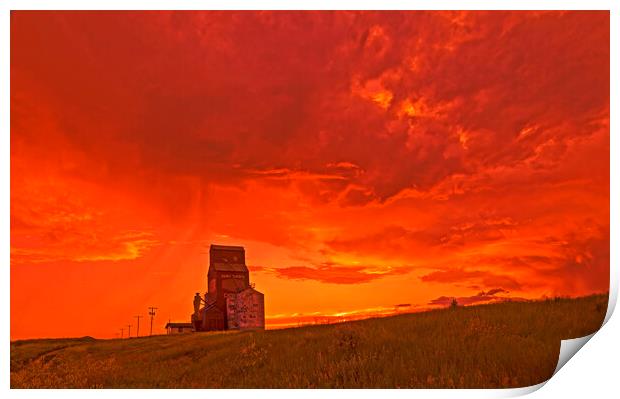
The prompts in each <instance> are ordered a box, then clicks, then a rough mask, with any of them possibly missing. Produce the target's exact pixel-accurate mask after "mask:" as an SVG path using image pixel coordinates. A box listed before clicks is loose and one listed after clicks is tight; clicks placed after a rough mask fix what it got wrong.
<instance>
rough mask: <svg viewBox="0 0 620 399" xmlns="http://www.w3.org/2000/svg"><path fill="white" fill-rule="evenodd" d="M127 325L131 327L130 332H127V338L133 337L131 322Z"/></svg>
mask: <svg viewBox="0 0 620 399" xmlns="http://www.w3.org/2000/svg"><path fill="white" fill-rule="evenodd" d="M127 327H129V332H128V333H127V338H131V324H127Z"/></svg>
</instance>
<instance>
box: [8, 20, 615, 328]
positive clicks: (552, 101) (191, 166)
mask: <svg viewBox="0 0 620 399" xmlns="http://www.w3.org/2000/svg"><path fill="white" fill-rule="evenodd" d="M609 177H610V175H609V13H608V12H12V14H11V338H12V339H21V338H31V337H60V336H83V335H91V336H95V337H114V336H115V334H116V333H117V332H119V329H120V328H121V327H123V326H124V325H126V324H128V323H131V322H133V320H134V319H133V316H134V315H137V314H142V315H146V308H147V307H148V306H151V305H154V306H157V307H158V308H159V313H158V315H157V317H156V319H155V331H156V332H162V331H163V330H162V327H163V325H164V324H165V322H167V321H168V320H169V319H172V320H173V321H185V320H188V319H189V315H190V313H191V312H192V298H193V294H194V293H195V292H204V291H205V290H206V270H207V267H208V256H207V253H208V245H209V244H211V243H219V244H234V245H243V246H245V248H246V259H247V263H248V265H249V266H250V269H251V270H252V272H251V280H252V281H253V282H255V283H256V287H257V289H259V290H260V291H262V292H264V293H265V307H266V313H267V319H268V320H267V323H268V325H269V326H272V327H273V326H277V325H282V324H287V323H291V322H295V320H302V321H304V320H305V321H307V320H309V319H320V318H321V317H325V316H330V315H331V316H333V317H341V316H343V315H363V314H368V313H371V314H375V313H383V312H385V311H386V309H393V308H394V306H395V305H397V304H411V307H410V309H421V308H425V307H428V306H438V305H444V304H446V303H447V301H448V300H449V299H450V298H452V297H458V298H459V301H460V302H462V303H479V302H486V301H489V300H499V299H501V298H507V297H510V298H540V297H541V296H543V295H548V296H552V295H571V296H576V295H585V294H589V293H594V292H603V291H607V289H608V286H609ZM143 323H144V322H143ZM143 326H144V324H143ZM141 331H143V332H144V331H146V329H145V327H141Z"/></svg>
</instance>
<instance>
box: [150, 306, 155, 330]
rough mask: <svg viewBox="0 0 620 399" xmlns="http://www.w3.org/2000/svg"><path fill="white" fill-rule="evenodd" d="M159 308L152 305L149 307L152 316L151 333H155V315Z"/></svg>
mask: <svg viewBox="0 0 620 399" xmlns="http://www.w3.org/2000/svg"><path fill="white" fill-rule="evenodd" d="M156 310H157V308H155V307H153V306H151V307H149V315H150V316H151V333H150V334H149V335H153V317H155V311H156Z"/></svg>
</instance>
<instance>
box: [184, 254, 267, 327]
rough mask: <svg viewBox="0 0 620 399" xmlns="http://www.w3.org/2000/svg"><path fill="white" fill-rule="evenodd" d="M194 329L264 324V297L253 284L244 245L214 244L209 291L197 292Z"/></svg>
mask: <svg viewBox="0 0 620 399" xmlns="http://www.w3.org/2000/svg"><path fill="white" fill-rule="evenodd" d="M191 320H192V325H193V326H194V331H216V330H245V329H264V328H265V297H264V295H263V294H262V293H261V292H258V291H257V290H255V289H254V285H253V284H250V272H249V270H248V267H247V266H246V264H245V249H244V248H243V247H239V246H228V245H213V244H212V245H211V247H210V248H209V271H208V274H207V293H206V294H205V295H204V298H203V297H202V296H201V295H200V293H196V295H195V296H194V313H193V314H192V316H191Z"/></svg>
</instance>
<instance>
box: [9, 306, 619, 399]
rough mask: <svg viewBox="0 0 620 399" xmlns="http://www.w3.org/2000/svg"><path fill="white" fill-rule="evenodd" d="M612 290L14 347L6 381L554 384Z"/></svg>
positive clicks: (31, 384)
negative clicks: (348, 318) (292, 325)
mask: <svg viewBox="0 0 620 399" xmlns="http://www.w3.org/2000/svg"><path fill="white" fill-rule="evenodd" d="M606 307H607V295H595V296H589V297H585V298H577V299H554V300H547V301H541V302H529V303H516V302H514V303H501V304H493V305H483V306H472V307H465V308H458V309H455V310H437V311H431V312H426V313H418V314H410V315H401V316H394V317H387V318H381V319H369V320H363V321H356V322H348V323H343V324H339V325H322V326H310V327H302V328H296V329H286V330H276V331H255V332H225V333H224V332H222V333H194V334H188V335H182V336H157V337H150V338H138V339H131V340H119V339H116V340H93V339H92V338H82V339H72V340H30V341H17V342H13V343H11V388H78V387H80V388H365V387H373V388H397V387H400V388H474V387H475V388H498V387H521V386H528V385H533V384H537V383H540V382H542V381H545V380H547V379H548V378H549V377H550V376H551V375H552V373H553V370H554V369H555V366H556V363H557V359H558V354H559V349H560V340H561V339H567V338H575V337H580V336H584V335H587V334H590V333H592V332H594V331H596V330H597V329H598V328H599V327H600V325H601V323H602V321H603V318H604V315H605V311H606Z"/></svg>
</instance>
